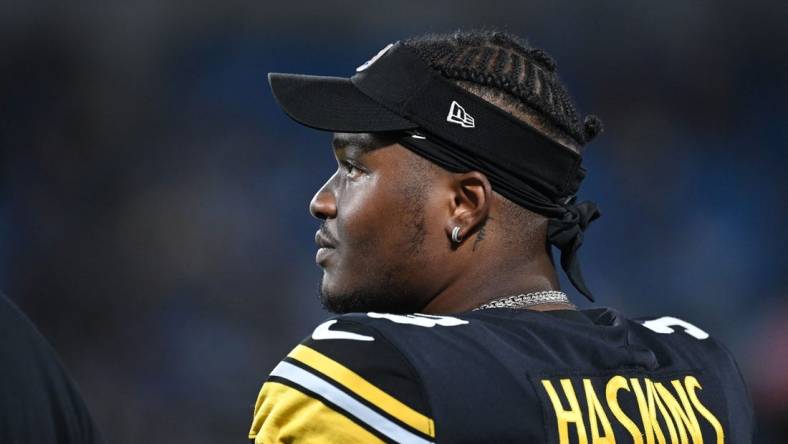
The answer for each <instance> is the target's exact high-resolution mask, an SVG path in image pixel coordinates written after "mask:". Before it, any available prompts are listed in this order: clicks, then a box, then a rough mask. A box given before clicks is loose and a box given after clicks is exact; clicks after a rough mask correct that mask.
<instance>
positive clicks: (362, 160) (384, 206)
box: [310, 133, 435, 313]
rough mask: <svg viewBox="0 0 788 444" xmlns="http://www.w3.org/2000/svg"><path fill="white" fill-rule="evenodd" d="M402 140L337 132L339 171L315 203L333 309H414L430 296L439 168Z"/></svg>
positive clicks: (323, 294) (327, 298)
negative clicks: (433, 192)
mask: <svg viewBox="0 0 788 444" xmlns="http://www.w3.org/2000/svg"><path fill="white" fill-rule="evenodd" d="M395 140H396V139H395V138H394V136H393V135H379V134H376V135H374V136H373V135H372V134H346V133H337V134H335V135H334V139H333V146H334V154H335V156H336V159H337V170H336V172H335V173H334V175H333V176H331V177H330V178H329V179H328V181H327V182H326V183H325V184H324V185H323V187H322V188H320V190H319V191H318V192H317V194H315V196H314V198H313V199H312V202H311V203H310V212H311V213H312V215H313V216H315V217H317V218H319V219H321V220H322V221H323V223H322V224H321V227H320V229H319V230H318V232H317V233H316V242H317V244H318V246H322V247H323V248H320V249H319V250H318V252H317V255H316V261H317V263H318V265H319V266H320V267H321V268H322V269H323V276H322V278H321V282H320V298H321V302H322V303H323V305H324V306H325V307H326V308H327V309H328V310H330V311H332V312H335V313H346V312H354V311H361V312H363V311H379V312H390V313H398V312H399V313H404V312H414V311H419V309H420V308H421V307H422V306H423V305H424V304H425V303H426V300H425V299H426V298H428V294H429V292H430V284H429V278H430V276H429V273H428V271H427V270H428V268H429V267H428V265H429V263H430V257H429V256H430V254H429V251H430V249H429V248H428V247H429V242H430V238H431V233H430V232H431V231H432V230H431V228H430V226H429V225H428V224H427V221H428V220H430V214H429V213H430V211H431V210H430V209H431V208H432V207H434V206H435V205H434V204H435V202H433V201H431V198H430V193H429V188H430V186H431V183H432V175H433V174H434V173H433V172H432V168H430V167H429V166H428V162H427V161H426V160H424V159H422V158H420V157H418V156H417V155H415V154H413V153H412V152H410V151H408V150H407V149H406V148H404V147H402V146H401V145H398V144H396V142H395ZM425 163H427V164H425Z"/></svg>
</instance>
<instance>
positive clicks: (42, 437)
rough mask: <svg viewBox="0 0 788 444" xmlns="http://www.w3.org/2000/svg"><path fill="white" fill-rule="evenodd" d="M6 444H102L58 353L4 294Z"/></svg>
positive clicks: (1, 383)
mask: <svg viewBox="0 0 788 444" xmlns="http://www.w3.org/2000/svg"><path fill="white" fill-rule="evenodd" d="M0 442H2V443H9V444H11V443H13V444H38V443H53V444H55V443H61V444H72V443H73V444H92V443H97V442H101V440H100V437H99V434H98V432H97V430H96V427H95V425H94V423H93V420H92V419H91V417H90V414H89V413H88V410H87V407H86V406H85V403H84V402H83V401H82V398H81V397H80V395H79V392H78V391H77V388H76V386H75V385H74V383H73V382H72V380H71V378H70V377H69V376H68V375H67V374H66V371H65V369H63V366H62V365H61V364H60V361H59V360H58V358H57V355H55V352H54V351H53V350H52V348H51V347H50V346H49V344H48V343H47V342H46V340H45V339H44V338H43V337H42V336H41V334H40V333H38V331H37V330H36V328H35V327H34V326H33V324H32V323H31V322H30V321H29V320H28V319H27V317H26V316H25V315H24V314H22V312H21V311H19V309H18V308H16V307H15V306H14V305H13V304H12V303H11V301H9V300H8V299H6V297H5V296H4V295H3V294H2V293H0Z"/></svg>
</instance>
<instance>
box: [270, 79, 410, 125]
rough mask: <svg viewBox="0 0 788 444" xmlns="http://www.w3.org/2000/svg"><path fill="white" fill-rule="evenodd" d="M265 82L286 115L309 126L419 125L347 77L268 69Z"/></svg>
mask: <svg viewBox="0 0 788 444" xmlns="http://www.w3.org/2000/svg"><path fill="white" fill-rule="evenodd" d="M268 82H269V83H270V84H271V89H272V90H273V92H274V97H276V100H277V102H279V105H281V106H282V109H284V111H285V112H286V113H287V115H288V116H290V118H292V119H293V120H295V121H296V122H298V123H300V124H302V125H306V126H308V127H310V128H315V129H319V130H324V131H334V132H343V133H361V132H377V131H400V130H409V129H415V128H417V127H418V125H417V124H415V123H413V122H411V121H410V120H407V119H405V118H403V117H400V116H398V115H397V114H395V113H393V112H391V111H388V110H387V109H386V108H384V107H383V106H381V105H380V104H378V103H377V102H375V101H374V100H372V99H370V98H369V97H368V96H366V95H364V93H362V92H361V91H359V90H358V89H357V88H356V87H355V86H354V85H353V82H351V81H350V79H344V78H341V77H325V76H307V75H302V74H279V73H270V74H268Z"/></svg>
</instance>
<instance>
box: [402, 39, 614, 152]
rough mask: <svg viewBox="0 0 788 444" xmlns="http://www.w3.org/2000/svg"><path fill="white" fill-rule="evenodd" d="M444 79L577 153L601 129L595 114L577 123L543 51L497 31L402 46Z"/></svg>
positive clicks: (414, 41) (552, 63)
mask: <svg viewBox="0 0 788 444" xmlns="http://www.w3.org/2000/svg"><path fill="white" fill-rule="evenodd" d="M403 43H404V44H405V45H406V46H408V47H410V48H412V49H413V50H415V51H416V53H417V54H418V56H419V57H420V58H421V59H423V60H424V61H426V62H427V63H428V64H429V65H430V66H431V67H432V68H433V69H435V70H437V71H439V72H440V73H441V75H443V76H444V77H446V78H448V79H450V80H453V81H454V82H455V83H456V84H457V85H459V86H460V87H462V88H464V89H466V90H468V91H469V92H471V93H473V94H476V95H478V96H480V97H481V98H482V99H485V100H487V101H489V102H492V103H494V104H496V105H497V106H499V107H500V108H503V109H504V110H505V111H508V112H509V113H511V114H513V115H514V116H515V117H517V118H520V119H521V120H525V121H527V122H528V123H531V124H532V125H533V126H535V127H536V128H537V129H538V130H541V131H542V132H543V133H545V134H546V135H548V136H549V137H551V138H553V139H555V140H557V141H559V142H562V143H564V144H566V145H570V146H571V147H572V148H575V149H578V148H579V147H580V146H583V145H585V144H586V143H588V142H590V141H591V140H592V139H593V138H594V137H595V136H596V135H597V134H599V133H600V132H601V131H602V122H601V121H600V120H599V118H598V117H596V116H594V115H588V116H586V117H585V118H584V119H583V120H582V122H581V121H580V119H579V117H578V114H577V110H576V108H575V105H574V104H573V102H572V99H571V97H570V96H569V93H568V91H567V90H566V87H565V86H564V84H563V83H562V82H561V80H560V79H559V78H558V75H557V73H556V63H555V60H553V58H552V57H550V55H548V54H547V53H546V52H545V51H544V50H542V49H539V48H534V47H531V46H530V45H529V44H528V43H527V42H526V41H525V40H523V39H521V38H520V37H518V36H516V35H513V34H509V33H506V32H501V31H494V30H484V31H456V32H454V33H451V34H428V35H424V36H420V37H414V38H410V39H407V40H405V41H404V42H403Z"/></svg>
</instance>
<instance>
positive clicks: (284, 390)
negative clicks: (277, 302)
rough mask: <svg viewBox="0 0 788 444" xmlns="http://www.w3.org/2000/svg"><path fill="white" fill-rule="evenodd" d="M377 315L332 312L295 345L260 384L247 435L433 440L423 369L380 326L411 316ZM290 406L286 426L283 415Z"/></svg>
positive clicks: (260, 437)
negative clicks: (282, 421) (409, 358)
mask: <svg viewBox="0 0 788 444" xmlns="http://www.w3.org/2000/svg"><path fill="white" fill-rule="evenodd" d="M376 316H377V314H374V313H369V314H347V315H341V316H337V317H334V318H331V319H328V320H326V321H324V322H322V323H320V324H319V325H318V326H316V327H315V329H314V330H313V331H312V333H311V334H309V335H308V336H307V337H306V338H305V339H304V340H303V341H301V343H300V344H298V345H297V346H296V347H295V348H293V350H292V351H291V352H290V353H288V355H287V356H286V357H285V358H284V359H283V360H282V361H281V362H280V363H279V364H278V365H277V366H276V367H275V368H274V370H272V371H271V373H270V374H269V377H268V379H267V380H266V382H265V384H264V385H263V387H262V389H261V391H260V394H259V396H258V399H257V402H256V405H255V412H254V415H253V422H252V428H251V430H250V433H249V438H250V439H256V442H269V440H271V441H277V440H281V439H287V438H293V439H296V440H299V439H315V440H320V439H321V438H323V437H331V439H336V437H338V436H341V437H342V438H341V439H342V441H343V442H377V441H397V442H401V441H406V442H430V441H432V440H433V439H434V436H435V429H434V421H433V419H432V417H431V411H430V407H429V405H428V403H427V398H426V396H425V393H424V389H423V387H422V384H421V380H420V377H419V374H418V372H417V371H416V369H414V368H413V366H412V365H411V363H410V362H409V361H408V359H407V358H406V357H405V356H404V355H403V354H402V353H401V351H400V349H399V347H398V346H397V345H395V344H394V343H393V342H392V341H391V340H390V339H389V336H390V335H387V333H386V332H385V331H384V330H385V324H382V325H384V327H383V328H381V322H384V323H389V322H393V321H391V320H390V319H397V320H402V319H405V318H407V316H402V315H380V317H376ZM397 316H402V318H400V317H397ZM400 325H404V324H400ZM285 414H286V415H288V417H289V418H290V419H288V421H287V427H284V424H282V423H280V421H279V420H278V419H277V418H278V417H280V415H285ZM315 418H323V419H324V420H318V421H315ZM299 424H301V426H299Z"/></svg>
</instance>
